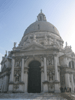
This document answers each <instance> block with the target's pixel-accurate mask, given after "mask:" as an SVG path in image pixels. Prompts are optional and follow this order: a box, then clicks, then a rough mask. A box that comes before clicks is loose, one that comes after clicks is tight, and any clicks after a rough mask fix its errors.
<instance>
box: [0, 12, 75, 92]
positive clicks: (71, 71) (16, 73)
mask: <svg viewBox="0 0 75 100" xmlns="http://www.w3.org/2000/svg"><path fill="white" fill-rule="evenodd" d="M63 43H64V41H63V40H62V38H61V36H60V34H59V32H58V30H57V29H56V27H55V26H54V25H52V24H51V23H49V22H47V20H46V17H45V15H44V14H43V13H42V11H41V12H40V13H39V14H38V16H37V21H36V22H34V23H32V24H31V25H30V26H29V27H28V28H27V29H26V30H25V32H24V35H23V37H22V39H21V41H20V43H19V45H18V46H17V47H16V43H14V47H13V50H12V51H9V52H8V55H7V53H6V54H5V56H4V57H3V58H2V61H1V72H0V92H25V93H26V92H28V93H40V92H55V93H60V88H61V87H63V88H65V87H66V88H71V92H74V89H75V54H74V52H73V51H72V49H71V46H68V45H67V43H66V46H65V47H63Z"/></svg>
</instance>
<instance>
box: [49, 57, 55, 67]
mask: <svg viewBox="0 0 75 100" xmlns="http://www.w3.org/2000/svg"><path fill="white" fill-rule="evenodd" d="M53 64H54V57H53V55H50V56H48V65H53Z"/></svg>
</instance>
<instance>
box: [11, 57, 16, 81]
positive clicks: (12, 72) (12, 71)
mask: <svg viewBox="0 0 75 100" xmlns="http://www.w3.org/2000/svg"><path fill="white" fill-rule="evenodd" d="M14 65H15V60H14V59H13V58H12V68H11V77H10V82H14Z"/></svg>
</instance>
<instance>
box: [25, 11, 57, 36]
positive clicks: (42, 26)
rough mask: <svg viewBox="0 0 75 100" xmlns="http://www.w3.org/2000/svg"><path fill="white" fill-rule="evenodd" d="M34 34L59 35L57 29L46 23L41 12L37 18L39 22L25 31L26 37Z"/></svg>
mask: <svg viewBox="0 0 75 100" xmlns="http://www.w3.org/2000/svg"><path fill="white" fill-rule="evenodd" d="M32 32H51V33H53V34H57V35H59V32H58V30H57V28H56V27H55V26H54V25H52V24H51V23H49V22H47V21H46V17H45V15H44V14H43V13H42V12H41V13H40V14H39V15H38V16H37V21H36V22H34V23H32V24H31V25H30V26H29V27H28V28H27V29H26V31H25V33H24V35H26V34H27V33H32Z"/></svg>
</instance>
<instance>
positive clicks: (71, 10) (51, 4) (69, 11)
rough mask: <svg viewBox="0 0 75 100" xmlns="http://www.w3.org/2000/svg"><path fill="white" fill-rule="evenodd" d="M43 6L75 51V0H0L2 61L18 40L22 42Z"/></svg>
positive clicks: (47, 16)
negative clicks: (6, 52) (26, 30)
mask: <svg viewBox="0 0 75 100" xmlns="http://www.w3.org/2000/svg"><path fill="white" fill-rule="evenodd" d="M41 9H42V12H43V13H44V14H45V15H46V19H47V21H48V22H50V23H52V24H53V25H54V26H56V28H57V29H58V31H59V33H60V36H61V37H62V39H63V40H64V43H65V42H66V41H67V43H68V45H71V46H72V50H73V51H74V52H75V0H0V61H1V59H2V56H3V55H5V51H6V50H7V51H11V50H12V48H13V43H14V42H17V44H19V42H20V40H21V38H22V36H23V34H24V31H25V29H26V28H27V27H28V26H29V25H30V24H31V23H33V22H35V21H36V19H37V15H38V14H39V13H40V10H41Z"/></svg>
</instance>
